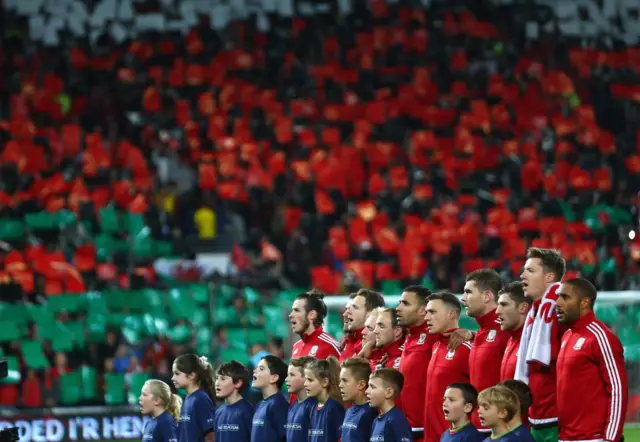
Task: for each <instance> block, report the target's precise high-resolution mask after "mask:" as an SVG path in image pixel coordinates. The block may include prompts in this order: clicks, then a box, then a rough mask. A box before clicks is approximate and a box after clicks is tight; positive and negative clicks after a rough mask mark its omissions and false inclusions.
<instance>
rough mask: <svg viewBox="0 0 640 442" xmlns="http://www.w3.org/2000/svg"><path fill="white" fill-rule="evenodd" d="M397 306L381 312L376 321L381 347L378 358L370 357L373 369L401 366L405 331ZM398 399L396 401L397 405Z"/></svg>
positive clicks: (378, 345) (377, 340)
mask: <svg viewBox="0 0 640 442" xmlns="http://www.w3.org/2000/svg"><path fill="white" fill-rule="evenodd" d="M397 314H398V313H397V311H396V309H395V308H388V309H385V310H383V311H382V312H380V314H379V315H378V320H377V321H376V328H375V330H374V331H373V333H374V335H375V337H376V347H377V348H378V349H379V356H378V358H376V360H373V359H370V360H369V361H370V363H371V367H372V371H375V370H377V369H378V368H395V369H396V370H397V369H398V368H399V367H400V358H401V357H402V350H403V348H404V347H403V344H404V339H405V332H404V329H403V328H402V327H400V326H399V325H398V316H397ZM397 404H398V401H396V405H397Z"/></svg>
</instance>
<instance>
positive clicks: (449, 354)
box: [444, 350, 456, 361]
mask: <svg viewBox="0 0 640 442" xmlns="http://www.w3.org/2000/svg"><path fill="white" fill-rule="evenodd" d="M455 355H456V351H455V350H449V351H448V352H447V355H446V356H445V357H444V358H445V359H447V360H449V361H451V360H452V359H453V357H454V356H455Z"/></svg>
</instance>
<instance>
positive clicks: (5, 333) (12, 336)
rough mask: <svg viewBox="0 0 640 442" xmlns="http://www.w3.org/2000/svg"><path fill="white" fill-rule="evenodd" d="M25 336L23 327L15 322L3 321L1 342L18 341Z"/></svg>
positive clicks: (0, 333)
mask: <svg viewBox="0 0 640 442" xmlns="http://www.w3.org/2000/svg"><path fill="white" fill-rule="evenodd" d="M23 336H24V331H23V327H22V326H21V324H19V323H17V322H15V321H9V320H6V319H5V320H3V321H2V331H1V332H0V342H11V341H18V340H19V339H20V338H22V337H23Z"/></svg>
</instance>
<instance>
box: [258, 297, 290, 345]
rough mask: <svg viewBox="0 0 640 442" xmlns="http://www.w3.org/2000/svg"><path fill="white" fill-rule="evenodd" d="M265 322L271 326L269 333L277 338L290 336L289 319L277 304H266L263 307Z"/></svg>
mask: <svg viewBox="0 0 640 442" xmlns="http://www.w3.org/2000/svg"><path fill="white" fill-rule="evenodd" d="M262 315H263V316H264V322H265V324H267V325H268V327H269V334H270V335H271V336H274V337H277V338H283V339H284V338H287V337H288V336H289V330H290V327H289V320H288V318H287V317H286V315H285V314H284V311H283V310H282V308H281V307H278V306H277V305H276V306H274V305H266V306H264V307H262Z"/></svg>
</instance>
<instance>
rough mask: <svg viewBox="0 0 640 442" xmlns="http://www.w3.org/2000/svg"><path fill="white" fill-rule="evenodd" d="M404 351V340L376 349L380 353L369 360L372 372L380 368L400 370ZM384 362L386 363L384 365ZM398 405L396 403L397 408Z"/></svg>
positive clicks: (376, 353)
mask: <svg viewBox="0 0 640 442" xmlns="http://www.w3.org/2000/svg"><path fill="white" fill-rule="evenodd" d="M403 349H404V342H403V340H402V339H398V340H397V341H394V342H392V343H391V344H389V345H385V346H384V347H382V348H380V349H376V350H378V351H377V352H375V354H373V353H372V354H371V358H370V359H369V365H371V371H375V370H377V369H378V368H395V369H396V370H398V369H399V368H400V358H401V357H402V350H403ZM382 361H384V364H383V363H382ZM397 405H398V404H397V403H396V406H397Z"/></svg>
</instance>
